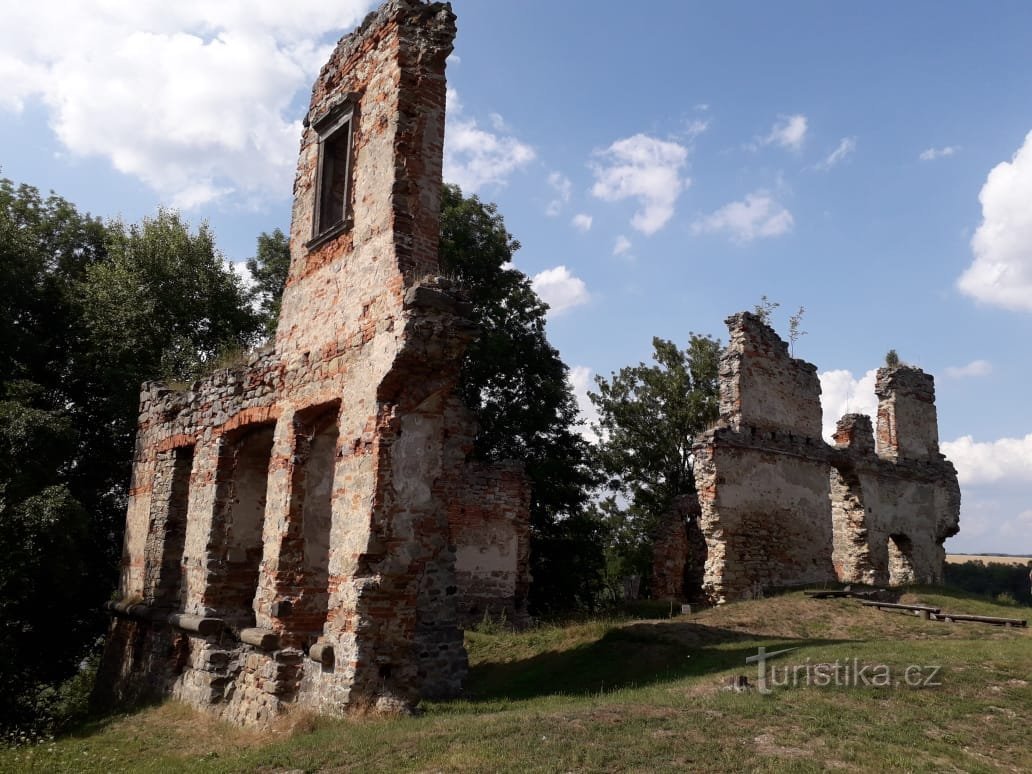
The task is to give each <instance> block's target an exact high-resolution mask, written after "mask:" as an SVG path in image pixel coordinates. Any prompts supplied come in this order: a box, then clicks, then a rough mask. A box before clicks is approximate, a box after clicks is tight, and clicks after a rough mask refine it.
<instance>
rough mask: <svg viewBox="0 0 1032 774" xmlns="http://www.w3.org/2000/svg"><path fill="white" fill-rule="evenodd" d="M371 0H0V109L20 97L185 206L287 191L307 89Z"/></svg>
mask: <svg viewBox="0 0 1032 774" xmlns="http://www.w3.org/2000/svg"><path fill="white" fill-rule="evenodd" d="M372 4H373V3H372V0H342V1H341V2H339V3H329V4H328V3H322V2H316V0H298V2H296V3H291V4H284V3H280V2H276V0H261V1H258V2H251V1H250V0H248V1H246V2H245V0H227V1H226V2H218V3H211V2H204V1H203V0H184V1H183V2H178V3H172V4H168V3H156V2H138V1H137V0H103V1H102V0H84V1H83V2H78V3H56V2H41V3H21V4H18V3H8V4H6V7H5V9H4V17H5V18H4V23H3V25H0V109H3V108H6V109H8V110H14V111H20V110H22V109H23V108H24V106H25V104H26V103H27V102H28V101H30V100H38V101H40V102H41V103H42V105H43V106H44V107H45V109H46V110H47V113H48V115H49V121H50V126H51V128H52V129H53V130H54V133H55V134H56V136H57V138H58V140H59V141H60V142H61V144H62V145H63V146H64V148H65V149H66V150H67V151H68V152H69V153H70V154H72V155H74V156H92V157H100V158H104V159H107V160H108V161H109V162H110V163H111V164H112V166H114V167H115V168H116V169H117V170H119V171H120V172H123V173H125V174H127V175H131V176H133V177H135V178H138V179H140V180H142V181H143V182H144V183H146V184H147V185H148V186H150V187H151V188H153V189H154V190H155V191H156V192H157V193H158V194H159V195H160V196H161V197H162V198H163V199H164V200H165V201H166V202H168V203H171V204H172V205H174V206H179V207H184V208H186V207H192V206H198V205H201V204H205V203H207V202H211V201H212V200H215V199H220V198H224V197H228V196H233V197H235V198H236V199H238V200H241V201H250V200H252V199H255V198H264V197H267V196H270V195H271V196H284V195H286V193H287V192H289V190H290V183H291V179H292V176H293V170H294V163H295V160H296V155H297V145H298V139H299V137H300V130H301V126H300V123H299V121H298V120H297V119H298V116H297V115H296V112H297V111H296V106H295V105H293V103H294V100H295V99H296V98H297V97H299V96H303V95H304V93H305V92H306V91H307V88H308V86H309V84H310V83H311V81H312V79H313V78H314V77H315V75H316V73H318V70H319V67H320V66H321V65H322V63H323V61H324V60H325V58H326V57H327V56H328V55H329V51H330V49H331V47H332V45H333V42H334V41H335V40H336V38H337V37H339V35H340V33H341V32H342V31H344V30H345V29H347V28H350V27H352V26H353V25H354V24H355V23H356V22H357V21H358V20H359V19H361V18H362V15H363V14H364V13H365V12H366V11H368V10H369V8H370V7H371V6H372Z"/></svg>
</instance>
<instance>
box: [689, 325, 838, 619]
mask: <svg viewBox="0 0 1032 774" xmlns="http://www.w3.org/2000/svg"><path fill="white" fill-rule="evenodd" d="M727 325H728V329H729V331H730V342H729V343H728V346H727V348H726V349H725V350H724V353H723V355H722V356H721V360H720V371H719V377H720V381H719V389H720V420H719V422H718V425H717V427H715V428H712V429H711V430H709V431H708V432H706V433H705V434H704V435H703V436H702V438H701V439H700V441H699V443H698V444H697V445H696V447H695V467H694V471H695V481H696V488H697V490H698V493H699V504H700V507H701V517H700V526H701V528H702V533H703V535H704V536H705V538H706V544H707V549H708V551H707V559H706V570H705V576H704V580H703V588H704V592H705V594H706V596H707V597H709V598H710V599H711V600H712V601H715V602H724V601H728V600H732V599H743V598H749V597H753V596H756V595H758V594H760V593H761V592H762V590H763V589H765V588H771V587H782V586H792V585H800V584H805V583H820V582H823V581H828V580H833V579H834V578H835V572H834V567H833V566H832V563H831V552H832V525H831V518H830V483H829V475H828V464H827V461H826V459H825V457H826V455H825V453H824V446H825V444H824V442H823V441H822V440H821V437H820V433H821V404H820V391H821V387H820V381H819V380H818V379H817V369H816V367H815V366H813V365H811V364H810V363H806V362H804V361H802V360H798V359H795V358H792V357H791V356H790V355H789V352H788V346H787V345H786V344H785V342H784V341H782V340H781V339H780V338H779V337H778V335H777V334H776V333H774V331H773V330H771V328H770V327H769V326H767V325H765V324H764V323H763V322H762V320H760V318H759V317H757V316H756V315H754V314H750V313H748V312H743V313H741V314H737V315H733V316H732V317H729V318H728V320H727Z"/></svg>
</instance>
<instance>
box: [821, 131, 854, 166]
mask: <svg viewBox="0 0 1032 774" xmlns="http://www.w3.org/2000/svg"><path fill="white" fill-rule="evenodd" d="M855 150H856V138H855V137H843V138H842V140H841V141H840V142H839V144H838V147H836V148H835V150H833V151H832V152H831V153H829V154H828V155H827V157H826V158H825V159H824V160H823V161H821V162H819V163H818V164H817V169H820V170H825V171H826V170H829V169H831V168H832V167H835V166H838V165H839V164H841V163H842V162H843V161H845V160H846V159H847V158H848V157H849V156H851V155H853V152H854V151H855Z"/></svg>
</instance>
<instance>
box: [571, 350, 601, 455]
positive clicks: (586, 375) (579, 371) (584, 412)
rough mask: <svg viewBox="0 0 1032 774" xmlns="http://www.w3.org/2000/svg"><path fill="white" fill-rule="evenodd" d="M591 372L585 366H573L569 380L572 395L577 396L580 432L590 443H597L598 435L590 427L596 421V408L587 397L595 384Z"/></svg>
mask: <svg viewBox="0 0 1032 774" xmlns="http://www.w3.org/2000/svg"><path fill="white" fill-rule="evenodd" d="M591 373H592V372H591V369H590V368H588V367H587V366H582V365H578V366H574V367H573V368H571V369H570V374H569V380H570V386H571V387H573V394H574V397H576V398H577V408H578V409H580V420H581V423H582V424H581V426H580V434H581V435H582V436H584V438H586V439H587V440H588V441H590V442H591V443H597V442H598V435H597V434H596V433H595V431H594V430H592V429H591V425H592V423H595V424H597V423H598V409H596V408H595V404H594V403H592V402H591V399H590V398H589V397H588V391H589V390H591V389H592V388H593V387H594V386H595V383H594V381H593V380H592V378H591Z"/></svg>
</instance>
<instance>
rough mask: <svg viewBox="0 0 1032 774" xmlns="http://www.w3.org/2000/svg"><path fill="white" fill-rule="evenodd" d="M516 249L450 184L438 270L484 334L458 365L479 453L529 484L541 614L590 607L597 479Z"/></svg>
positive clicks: (479, 206) (486, 210)
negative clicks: (451, 281)
mask: <svg viewBox="0 0 1032 774" xmlns="http://www.w3.org/2000/svg"><path fill="white" fill-rule="evenodd" d="M519 247H520V244H519V242H518V241H516V240H515V239H514V238H513V237H512V235H511V234H510V233H509V232H508V231H507V230H506V228H505V221H504V219H503V218H502V216H501V215H500V214H499V213H498V209H497V207H496V206H495V205H494V204H490V203H484V202H481V201H480V199H478V198H477V197H476V196H469V197H465V196H463V195H462V191H461V190H460V189H459V188H458V187H457V186H453V185H445V186H444V191H443V198H442V205H441V241H440V262H441V269H442V271H444V272H446V273H450V274H452V275H454V276H455V277H456V278H457V279H458V280H459V281H460V282H461V283H462V284H463V285H464V286H465V287H466V288H467V290H468V291H469V294H470V299H471V301H472V304H473V319H474V321H475V322H476V323H477V324H478V325H479V326H480V335H479V336H478V338H477V339H476V340H475V341H474V342H473V343H472V344H470V346H469V349H468V350H467V352H466V357H465V360H464V361H463V367H462V385H461V393H462V396H463V399H464V400H465V402H466V404H467V405H468V406H469V407H470V409H471V410H472V411H473V413H474V415H475V416H476V419H477V424H478V432H477V436H476V446H475V450H474V453H475V454H476V455H477V456H479V457H480V458H482V459H488V460H503V459H513V460H519V461H522V462H524V463H525V464H526V470H527V474H528V476H529V477H530V480H531V484H532V486H531V490H532V494H531V498H532V499H531V518H532V545H531V562H532V568H531V573H532V575H533V577H534V583H533V584H532V586H531V605H532V609H533V610H535V611H536V612H539V613H540V612H554V611H559V610H569V609H571V608H577V607H584V606H588V605H590V604H592V603H593V602H594V599H595V596H596V594H597V583H598V578H599V577H600V570H601V542H602V535H601V532H600V530H599V525H598V524H597V522H595V521H593V520H591V519H590V518H589V517H588V515H587V512H586V511H585V505H586V504H587V501H588V497H589V494H590V490H591V487H592V486H593V485H594V484H595V476H594V474H593V472H592V471H591V469H590V467H589V465H588V462H589V450H588V444H587V442H586V441H585V440H584V438H583V436H582V435H581V434H580V433H579V432H577V422H578V412H577V402H576V398H575V397H574V395H573V392H572V389H571V386H570V383H569V380H568V370H567V368H566V365H565V364H564V363H563V361H562V360H561V359H560V357H559V352H558V351H557V350H556V349H555V348H554V347H553V346H552V345H551V344H550V343H549V342H548V339H547V337H546V335H545V315H546V313H547V311H548V307H547V305H546V304H545V303H544V302H542V301H541V299H540V298H538V296H537V294H536V293H535V292H534V289H533V288H532V287H531V284H530V280H529V279H528V278H527V276H526V275H525V274H523V273H522V272H520V271H518V270H516V269H515V268H513V267H512V259H513V255H514V254H515V252H516V251H517V250H518V249H519Z"/></svg>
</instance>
